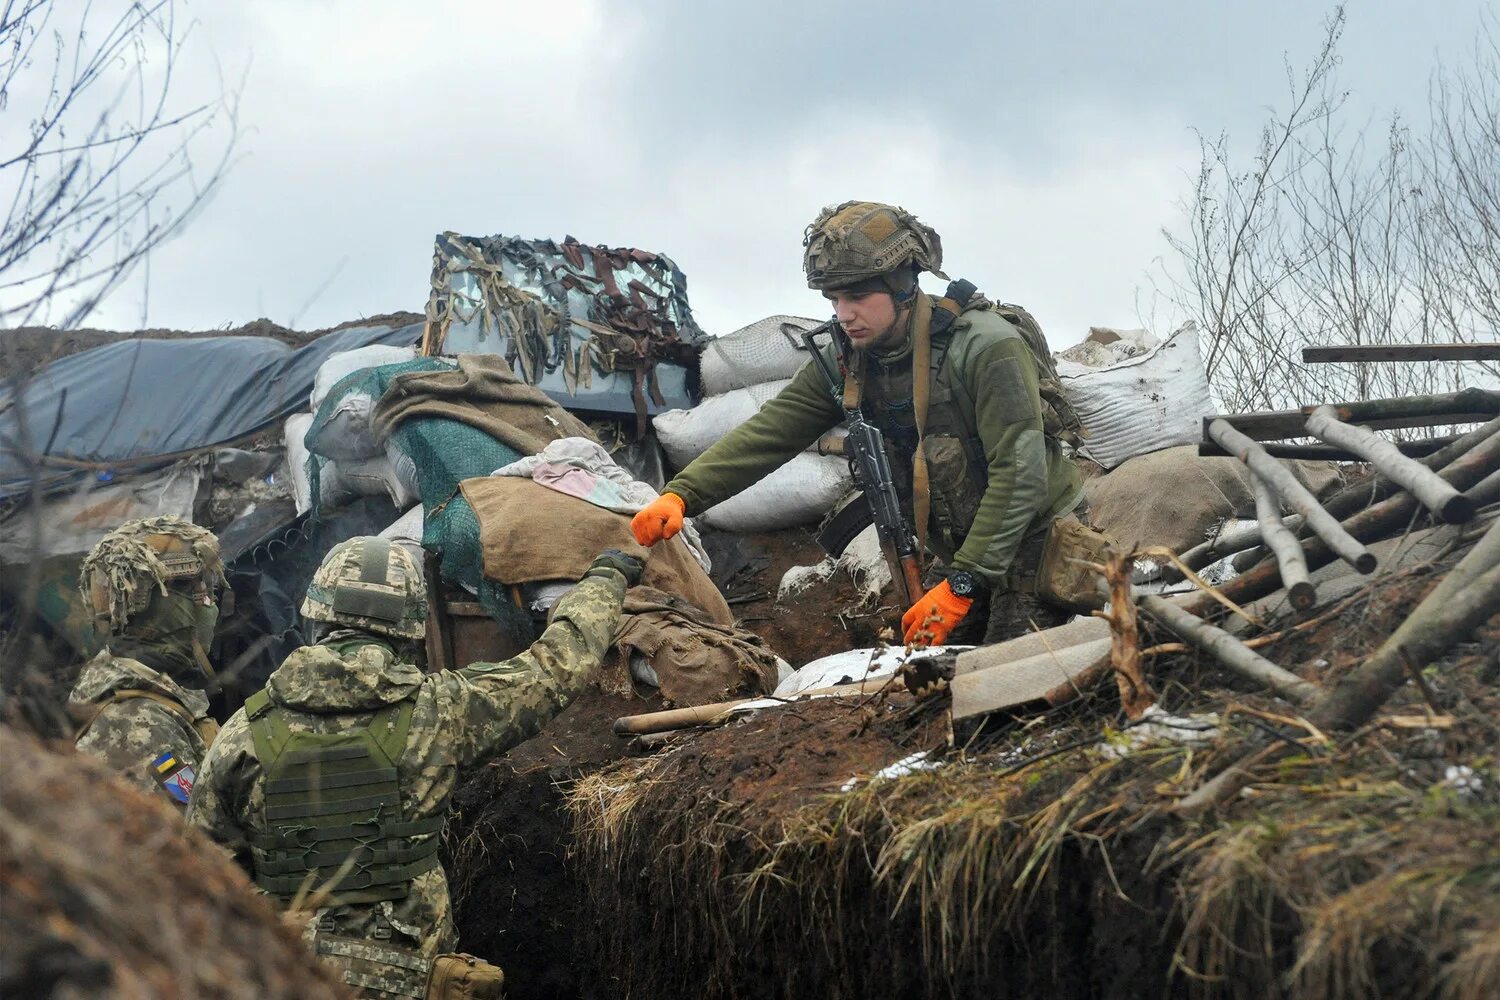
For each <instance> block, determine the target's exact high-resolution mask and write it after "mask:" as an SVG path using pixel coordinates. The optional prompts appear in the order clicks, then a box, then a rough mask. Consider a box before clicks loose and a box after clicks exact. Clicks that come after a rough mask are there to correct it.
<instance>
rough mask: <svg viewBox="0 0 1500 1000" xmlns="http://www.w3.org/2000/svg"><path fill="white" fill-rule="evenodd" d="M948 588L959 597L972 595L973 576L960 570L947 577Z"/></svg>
mask: <svg viewBox="0 0 1500 1000" xmlns="http://www.w3.org/2000/svg"><path fill="white" fill-rule="evenodd" d="M948 589H949V590H951V591H953V592H954V593H955V594H957V595H958V596H959V597H973V596H974V578H973V577H972V576H970V575H969V574H968V573H964V572H962V571H960V572H958V573H954V574H952V575H951V576H949V577H948Z"/></svg>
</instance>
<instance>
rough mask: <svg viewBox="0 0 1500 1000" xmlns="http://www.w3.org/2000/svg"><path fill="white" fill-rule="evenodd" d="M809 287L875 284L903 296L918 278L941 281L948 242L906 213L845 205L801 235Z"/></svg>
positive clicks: (828, 212) (821, 216) (862, 203)
mask: <svg viewBox="0 0 1500 1000" xmlns="http://www.w3.org/2000/svg"><path fill="white" fill-rule="evenodd" d="M802 246H803V247H804V248H805V252H804V253H803V255H802V270H803V271H805V272H807V286H808V287H809V288H816V289H820V290H822V289H834V288H848V287H850V286H852V285H859V284H863V283H866V282H870V281H872V280H874V281H876V282H878V283H879V284H880V285H881V286H883V287H885V288H888V289H889V290H890V291H891V292H892V293H894V294H896V295H898V296H901V295H908V294H910V293H911V292H913V291H915V290H916V287H917V274H918V273H919V272H922V271H931V272H932V273H933V274H935V275H937V276H938V277H940V278H943V279H946V278H947V277H948V276H947V275H946V274H944V273H943V272H942V271H940V270H939V268H940V267H942V265H943V241H942V240H941V239H939V238H938V234H937V233H935V232H933V231H932V230H931V229H929V228H928V227H927V226H924V225H922V223H920V222H918V221H917V217H916V216H914V215H912V214H911V213H910V212H908V211H907V210H906V209H904V208H898V207H897V206H895V205H883V204H881V203H880V202H876V201H846V202H844V203H843V204H842V205H837V206H831V207H829V208H825V209H823V211H822V212H820V213H819V214H818V217H817V218H816V219H814V220H813V221H812V223H811V224H810V225H809V226H808V227H807V229H806V231H805V232H804V233H803V236H802Z"/></svg>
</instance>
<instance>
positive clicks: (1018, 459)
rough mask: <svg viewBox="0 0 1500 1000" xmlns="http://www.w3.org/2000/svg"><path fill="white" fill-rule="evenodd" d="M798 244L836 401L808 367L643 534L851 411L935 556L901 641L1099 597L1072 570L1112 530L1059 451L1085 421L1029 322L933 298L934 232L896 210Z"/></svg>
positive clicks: (958, 285)
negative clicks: (830, 312)
mask: <svg viewBox="0 0 1500 1000" xmlns="http://www.w3.org/2000/svg"><path fill="white" fill-rule="evenodd" d="M803 242H804V256H803V268H804V270H805V272H806V274H807V283H808V286H809V287H810V288H812V289H814V290H816V291H819V292H821V293H822V294H823V296H824V298H825V299H827V300H828V302H829V303H830V304H831V305H832V306H833V309H834V314H835V319H836V320H837V324H836V327H835V331H834V339H833V343H832V344H831V345H830V346H829V347H828V348H825V352H826V357H827V358H828V360H829V361H830V363H831V365H832V366H833V370H835V371H837V372H840V373H842V375H843V379H844V384H843V386H842V387H841V388H840V390H839V395H841V396H842V400H843V405H842V406H841V405H840V402H839V401H838V400H837V399H836V398H835V393H833V392H831V391H830V389H829V387H828V386H827V385H826V383H825V382H824V381H823V379H822V376H821V374H820V372H819V370H818V367H817V366H816V365H813V364H807V365H804V366H803V367H802V368H801V370H799V371H798V372H797V374H796V376H795V377H794V378H793V379H792V382H791V384H790V385H788V386H787V387H786V388H785V389H783V390H782V391H781V393H780V394H779V395H777V396H776V397H775V398H773V399H771V400H770V401H768V402H767V403H766V404H765V406H763V407H762V408H761V409H760V411H759V412H758V413H756V414H755V416H753V417H751V418H750V419H749V420H747V421H746V422H745V423H743V424H741V425H739V426H738V427H736V428H735V429H734V430H732V431H731V432H730V433H729V434H727V435H725V436H724V438H722V439H721V440H720V441H718V442H717V443H716V444H714V445H713V447H711V448H709V449H708V450H707V451H706V452H704V453H703V454H702V455H701V456H699V457H698V458H697V459H696V460H694V461H693V462H692V463H690V464H689V465H688V466H687V467H686V468H684V469H683V470H682V471H681V472H679V473H678V474H677V476H676V478H674V479H673V480H672V481H671V482H670V483H668V484H667V485H666V488H665V490H664V491H663V493H662V496H661V497H660V498H659V499H658V500H656V501H655V502H654V503H652V504H651V505H650V506H648V507H646V508H645V509H644V510H642V511H641V512H640V513H639V514H637V515H636V517H635V519H634V521H633V522H632V528H633V530H634V532H635V537H636V540H637V541H639V542H640V543H641V544H642V545H654V544H656V543H657V542H660V541H662V540H663V539H666V538H671V537H672V536H673V535H674V534H676V533H677V532H678V531H679V530H681V527H682V521H683V518H684V517H685V516H693V515H697V514H700V513H702V512H703V511H705V510H707V509H708V508H710V507H712V506H713V505H714V504H716V503H719V502H720V501H722V500H725V499H727V498H729V497H731V496H734V495H735V494H736V493H738V492H740V491H741V490H744V489H746V488H747V487H749V486H751V485H752V484H754V483H756V482H758V481H759V480H760V479H761V478H763V477H764V476H766V475H768V474H769V473H771V472H772V471H774V470H775V469H777V468H778V467H780V466H781V465H783V464H784V463H786V462H788V461H790V460H791V459H792V458H793V457H795V456H796V455H797V454H798V453H799V452H801V451H802V450H803V449H805V448H807V447H808V446H809V445H811V444H812V443H813V442H814V441H816V440H817V439H818V438H819V437H820V436H821V435H822V434H824V433H825V432H827V431H828V430H829V429H831V428H832V427H834V426H836V425H838V424H839V423H840V422H841V421H842V420H843V418H844V414H843V408H844V407H858V408H859V409H860V410H861V411H862V413H863V415H864V418H865V419H866V420H867V421H869V422H870V423H872V424H874V425H875V426H876V427H878V428H879V429H880V430H881V431H882V432H883V434H884V436H885V439H886V443H887V450H888V452H889V457H890V461H891V468H892V471H893V475H894V478H895V480H896V484H897V487H898V490H899V491H900V493H901V499H902V506H903V508H904V511H905V514H906V516H907V518H908V519H909V523H915V527H916V529H917V534H918V537H919V538H923V539H924V541H925V547H926V548H927V550H928V552H929V553H930V554H931V555H935V556H937V557H938V558H939V559H940V560H941V565H939V566H936V567H935V568H934V569H933V570H932V571H931V573H930V575H929V578H928V585H929V587H930V589H928V590H927V591H926V593H925V594H924V595H922V596H921V598H920V599H918V600H916V602H915V603H914V604H913V605H912V606H911V607H910V608H909V609H907V611H906V613H905V615H904V616H903V617H902V628H903V632H904V638H905V640H906V642H907V643H908V644H910V645H927V644H938V643H943V642H950V641H951V642H967V643H980V642H983V643H992V642H999V641H1002V640H1004V639H1008V638H1012V637H1014V636H1016V635H1019V634H1021V633H1023V632H1025V631H1027V630H1029V629H1032V628H1046V627H1050V626H1053V625H1058V624H1062V623H1063V622H1065V621H1067V620H1068V619H1069V618H1070V617H1071V615H1072V614H1073V611H1074V610H1076V609H1080V608H1084V607H1088V606H1091V605H1096V604H1097V600H1096V598H1095V595H1094V594H1093V592H1092V591H1093V585H1092V581H1091V580H1080V579H1077V576H1078V573H1077V570H1076V567H1077V566H1078V565H1080V564H1081V563H1082V562H1084V561H1086V560H1087V557H1089V556H1092V557H1093V558H1094V559H1097V558H1098V555H1099V553H1100V552H1101V551H1102V548H1103V545H1104V540H1103V536H1100V535H1098V533H1097V532H1093V531H1092V530H1091V529H1090V528H1088V527H1087V525H1086V520H1085V515H1086V510H1085V508H1084V505H1083V499H1082V497H1083V487H1082V478H1081V476H1080V474H1079V471H1078V468H1077V466H1076V465H1075V464H1074V463H1073V461H1072V459H1071V458H1069V457H1068V455H1067V453H1066V452H1065V450H1064V448H1063V440H1064V439H1065V438H1069V437H1074V438H1075V439H1076V436H1077V435H1078V434H1079V433H1080V432H1081V428H1080V427H1079V426H1078V422H1077V419H1076V417H1075V416H1074V415H1073V412H1072V409H1071V407H1070V406H1068V404H1067V401H1066V398H1065V397H1064V396H1063V395H1062V392H1061V389H1060V386H1059V384H1058V382H1057V377H1056V372H1055V370H1054V369H1053V367H1052V361H1051V356H1050V354H1049V353H1048V351H1047V347H1046V342H1045V340H1044V339H1043V338H1042V335H1041V330H1040V329H1039V328H1038V327H1037V326H1036V322H1035V320H1033V319H1032V318H1031V316H1030V314H1029V313H1027V312H1026V311H1025V310H1024V309H1020V308H1018V307H1015V306H996V305H994V304H992V303H991V302H989V301H988V300H986V299H985V298H984V296H982V295H980V294H979V293H978V292H977V291H976V290H975V288H974V286H973V285H972V284H970V283H968V282H964V281H954V282H952V283H950V284H949V286H948V290H947V292H946V293H945V295H944V296H943V297H942V298H940V299H934V298H933V297H931V296H929V295H927V294H926V293H925V292H923V291H922V290H921V289H920V288H919V287H918V284H917V277H918V275H919V274H920V273H921V272H923V271H930V272H932V273H933V274H935V275H937V276H939V277H942V278H945V279H946V277H947V276H946V275H944V274H943V273H942V272H941V271H940V270H939V268H940V267H941V265H942V243H941V241H940V240H939V238H938V235H937V233H935V232H934V231H933V230H932V229H930V228H928V227H927V226H925V225H923V224H922V223H920V222H918V221H917V219H916V218H915V217H914V216H913V215H911V214H910V213H909V212H907V211H905V210H904V209H901V208H898V207H896V206H893V205H884V204H879V203H876V202H860V201H850V202H844V203H843V204H841V205H838V206H835V207H830V208H826V209H824V210H823V212H822V213H821V214H820V215H819V216H818V217H817V218H816V219H815V220H813V222H812V223H811V224H810V225H809V226H808V227H807V231H806V234H805V238H804V241H803ZM918 358H926V359H928V360H927V362H926V368H925V370H922V371H915V370H914V369H915V368H916V364H917V359H918ZM923 390H925V391H923ZM923 511H928V512H930V513H928V514H927V516H925V517H924V516H923V514H922V512H923ZM1070 577H1071V579H1070ZM933 581H935V583H933Z"/></svg>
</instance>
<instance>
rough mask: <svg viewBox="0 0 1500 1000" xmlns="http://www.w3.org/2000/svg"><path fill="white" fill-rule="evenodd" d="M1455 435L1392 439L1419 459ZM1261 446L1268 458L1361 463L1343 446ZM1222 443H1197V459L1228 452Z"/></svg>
mask: <svg viewBox="0 0 1500 1000" xmlns="http://www.w3.org/2000/svg"><path fill="white" fill-rule="evenodd" d="M1458 437H1459V435H1457V434H1443V435H1440V436H1438V437H1430V438H1418V439H1416V440H1414V441H1392V442H1391V444H1392V445H1394V446H1395V447H1396V448H1397V449H1398V450H1399V451H1400V452H1401V454H1403V455H1406V456H1408V457H1410V458H1422V457H1423V456H1426V455H1431V454H1432V453H1433V452H1435V451H1437V450H1438V449H1439V448H1441V447H1443V446H1444V445H1446V444H1449V443H1451V442H1453V441H1456V440H1458ZM1261 447H1262V448H1264V449H1266V454H1267V455H1270V456H1271V457H1272V458H1281V459H1286V460H1288V461H1291V460H1297V461H1303V462H1362V461H1364V459H1362V458H1361V457H1360V456H1359V455H1358V454H1356V453H1354V452H1352V451H1347V450H1345V449H1343V448H1335V447H1333V446H1332V445H1326V444H1285V443H1283V442H1281V441H1262V442H1261ZM1228 454H1229V452H1228V451H1226V450H1225V449H1224V448H1223V446H1221V445H1220V444H1219V443H1218V442H1216V441H1200V442H1198V457H1199V458H1218V457H1222V456H1226V455H1228Z"/></svg>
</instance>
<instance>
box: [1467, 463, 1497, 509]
mask: <svg viewBox="0 0 1500 1000" xmlns="http://www.w3.org/2000/svg"><path fill="white" fill-rule="evenodd" d="M1464 496H1466V497H1468V498H1469V501H1470V502H1471V503H1473V504H1474V507H1475V508H1476V509H1477V508H1479V507H1488V506H1489V505H1490V504H1492V503H1500V471H1497V472H1491V473H1490V474H1489V475H1488V476H1485V477H1484V479H1483V480H1481V481H1480V482H1479V483H1477V484H1476V485H1474V486H1471V487H1469V489H1468V490H1466V491H1465V492H1464Z"/></svg>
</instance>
